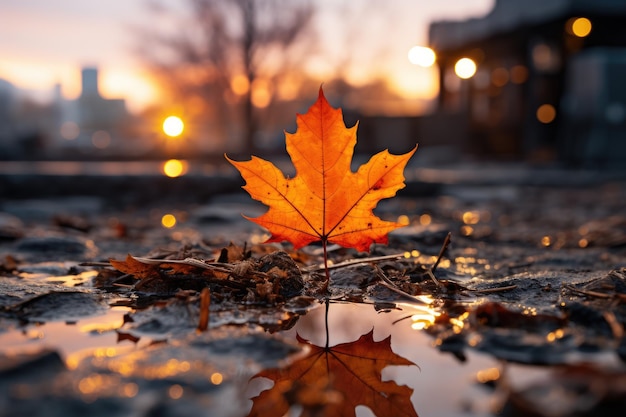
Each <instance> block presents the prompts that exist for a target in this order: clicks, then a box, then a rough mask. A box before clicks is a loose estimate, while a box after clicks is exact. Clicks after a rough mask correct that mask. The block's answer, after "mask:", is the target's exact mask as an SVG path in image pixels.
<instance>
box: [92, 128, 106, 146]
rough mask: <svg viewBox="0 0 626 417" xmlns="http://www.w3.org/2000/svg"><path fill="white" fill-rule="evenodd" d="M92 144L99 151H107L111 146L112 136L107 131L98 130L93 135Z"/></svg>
mask: <svg viewBox="0 0 626 417" xmlns="http://www.w3.org/2000/svg"><path fill="white" fill-rule="evenodd" d="M91 143H92V144H93V146H95V147H96V148H98V149H106V148H108V147H109V146H110V145H111V135H109V132H107V131H106V130H96V131H95V132H94V133H93V135H91Z"/></svg>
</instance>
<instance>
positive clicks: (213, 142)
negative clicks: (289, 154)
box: [0, 0, 626, 176]
mask: <svg viewBox="0 0 626 417" xmlns="http://www.w3.org/2000/svg"><path fill="white" fill-rule="evenodd" d="M625 25H626V2H625V1H623V0H446V1H440V2H433V1H429V0H385V1H384V2H383V1H374V0H363V1H358V2H355V1H349V0H343V1H341V0H339V1H337V0H299V1H287V0H128V1H124V2H111V1H105V0H91V1H89V2H85V1H81V0H22V1H19V2H17V1H11V0H0V160H3V161H5V162H4V164H5V167H9V165H8V162H7V161H13V163H12V165H10V169H13V170H15V169H26V168H25V167H27V166H28V165H23V164H19V162H18V163H16V162H15V161H25V160H27V161H160V162H159V163H161V161H168V163H169V168H168V163H165V162H163V163H162V165H160V166H161V170H162V171H163V172H164V173H165V174H166V175H168V176H178V175H182V174H184V173H185V172H186V170H187V169H188V166H187V161H193V160H203V161H211V160H215V161H218V160H220V161H221V160H223V159H222V158H223V156H222V155H223V153H224V152H227V153H229V155H235V156H241V157H247V156H248V155H250V154H252V153H254V154H257V155H261V156H265V155H271V154H280V155H284V133H283V132H284V131H285V130H287V131H290V132H293V131H295V115H296V113H303V112H306V110H307V108H308V107H309V106H310V105H311V104H312V103H313V102H314V101H315V99H316V97H317V91H318V89H319V87H320V85H323V87H324V91H325V94H326V97H327V98H328V99H329V101H330V102H331V104H333V105H334V106H341V107H342V108H343V111H344V115H345V119H346V122H347V124H348V125H349V126H350V125H352V124H354V123H355V122H356V121H357V120H358V121H359V123H360V124H359V131H358V138H359V142H358V145H357V152H363V153H371V152H377V151H380V150H382V149H385V148H389V149H390V150H391V151H392V152H396V153H399V152H406V151H407V150H408V149H410V148H412V147H413V146H414V144H415V143H419V144H420V148H421V149H420V152H425V153H426V155H430V156H432V161H454V160H457V158H459V157H462V158H471V159H474V160H498V161H500V160H504V161H528V162H532V163H537V164H542V163H548V164H554V163H556V164H561V165H566V166H575V167H580V166H583V167H593V168H624V167H626V82H625V81H624V74H626V31H624V30H623V28H624V27H626V26H625ZM176 161H178V162H176ZM59 166H60V165H57V166H56V168H55V169H57V168H58V167H59ZM66 166H67V165H66ZM6 170H9V168H5V171H6ZM168 170H169V172H168ZM170 174H171V175H170Z"/></svg>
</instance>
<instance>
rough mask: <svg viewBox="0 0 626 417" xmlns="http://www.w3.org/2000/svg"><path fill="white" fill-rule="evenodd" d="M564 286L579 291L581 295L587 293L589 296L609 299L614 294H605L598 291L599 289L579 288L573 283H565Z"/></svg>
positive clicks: (572, 290)
mask: <svg viewBox="0 0 626 417" xmlns="http://www.w3.org/2000/svg"><path fill="white" fill-rule="evenodd" d="M564 287H565V288H566V289H568V290H570V291H571V292H574V293H577V294H579V295H586V296H587V297H595V298H604V299H608V298H612V297H613V296H612V295H610V294H604V293H601V292H597V291H589V290H581V289H579V288H576V287H574V286H573V285H569V284H567V285H564Z"/></svg>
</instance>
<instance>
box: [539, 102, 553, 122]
mask: <svg viewBox="0 0 626 417" xmlns="http://www.w3.org/2000/svg"><path fill="white" fill-rule="evenodd" d="M555 118H556V109H555V108H554V106H553V105H552V104H542V105H541V106H539V108H538V109H537V120H539V121H540V122H541V123H545V124H547V123H551V122H553V121H554V119H555Z"/></svg>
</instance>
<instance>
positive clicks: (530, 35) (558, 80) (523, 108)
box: [421, 0, 626, 166]
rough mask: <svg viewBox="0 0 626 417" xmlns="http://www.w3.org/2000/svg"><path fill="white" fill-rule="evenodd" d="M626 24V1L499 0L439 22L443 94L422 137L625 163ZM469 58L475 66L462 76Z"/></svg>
mask: <svg viewBox="0 0 626 417" xmlns="http://www.w3.org/2000/svg"><path fill="white" fill-rule="evenodd" d="M625 25H626V1H624V0H549V1H546V0H525V1H519V0H496V3H495V6H494V8H493V10H492V11H491V12H490V13H489V14H488V15H487V16H485V17H483V18H478V19H470V20H466V21H440V22H434V23H432V24H431V26H430V30H429V42H430V46H431V48H432V49H434V50H435V52H436V54H437V61H438V64H439V68H440V93H439V98H438V105H437V111H436V113H435V114H434V115H432V116H430V117H427V118H426V119H425V120H423V121H422V123H421V124H422V125H423V127H422V129H421V131H422V133H421V136H423V135H431V136H430V137H431V138H433V137H439V138H441V140H442V141H443V142H446V141H447V142H450V141H453V142H456V143H457V144H458V145H460V146H462V147H464V148H465V150H467V151H470V152H472V153H475V154H480V155H489V156H500V157H511V158H516V159H527V160H559V161H564V162H567V163H570V164H577V165H588V166H589V165H593V166H606V165H609V166H626V80H625V79H624V74H626V31H624V29H623V28H624V27H625ZM462 58H469V59H471V60H472V61H473V62H474V63H475V65H476V67H475V73H471V71H470V72H469V73H468V74H462V75H461V76H460V75H459V69H458V68H457V69H456V70H455V67H456V66H457V63H458V62H459V60H460V59H462ZM465 62H467V61H465ZM470 69H471V68H470ZM461 70H462V69H461ZM452 136H453V137H455V139H453V140H452V139H450V138H451V137H452Z"/></svg>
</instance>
